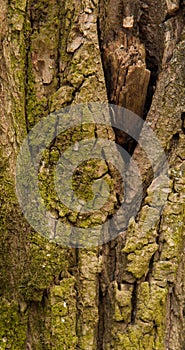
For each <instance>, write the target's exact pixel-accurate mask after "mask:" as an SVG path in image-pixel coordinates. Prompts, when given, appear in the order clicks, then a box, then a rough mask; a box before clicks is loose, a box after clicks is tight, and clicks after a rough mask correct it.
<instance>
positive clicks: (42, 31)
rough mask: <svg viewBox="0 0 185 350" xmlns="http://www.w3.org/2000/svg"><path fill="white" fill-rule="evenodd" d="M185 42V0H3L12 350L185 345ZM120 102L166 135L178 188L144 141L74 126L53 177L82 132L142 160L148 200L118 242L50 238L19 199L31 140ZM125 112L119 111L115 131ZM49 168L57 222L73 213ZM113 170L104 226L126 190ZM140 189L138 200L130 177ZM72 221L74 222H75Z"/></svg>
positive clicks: (5, 271) (2, 341)
mask: <svg viewBox="0 0 185 350" xmlns="http://www.w3.org/2000/svg"><path fill="white" fill-rule="evenodd" d="M184 44H185V33H184V2H183V1H178V0H173V1H172V0H171V1H170V0H166V1H165V0H161V1H155V0H150V1H149V0H145V1H142V0H141V1H139V0H135V1H121V0H114V1H109V0H100V1H99V2H98V1H88V0H82V1H81V0H78V1H75V0H74V1H73V0H72V1H71V0H70V1H68V0H66V1H64V2H61V1H59V0H52V1H49V0H40V1H34V0H28V1H23V2H19V1H18V0H14V1H13V0H11V1H7V0H3V1H2V4H1V8H0V58H1V59H0V96H1V106H0V109H1V118H0V146H1V148H0V154H1V161H0V169H1V173H0V176H1V180H2V181H1V185H0V191H1V192H0V198H1V213H2V214H1V216H0V232H1V248H0V249H1V257H0V265H1V274H0V288H1V289H0V296H1V302H0V313H1V320H0V349H17V350H18V349H19V350H20V349H28V350H30V349H35V350H39V349H64V350H65V349H67V350H69V349H84V350H85V349H86V350H87V349H98V350H109V349H118V350H119V349H125V350H130V349H134V350H135V349H147V350H150V349H151V350H152V349H155V350H157V349H160V350H162V349H165V350H177V349H179V350H181V349H182V350H183V349H184V344H185V324H184V303H185V297H184V296H185V278H184V276H185V274H184V263H185V261H184V221H185V216H184V208H185V207H184V188H185V186H184V185H185V176H184V166H185V154H184V145H185V142H184V140H185V135H184V130H185V126H184V119H185V118H184V115H185V105H184V104H185V102H184V93H185V75H184V71H185V67H184V65H185V63H184ZM107 101H109V102H111V103H113V104H117V105H119V106H122V107H126V108H128V109H129V110H131V111H133V112H135V113H137V114H138V115H139V116H140V117H142V118H143V119H146V121H147V123H149V124H148V125H150V127H151V128H152V129H153V130H154V132H155V134H156V136H157V138H158V140H160V142H161V145H162V147H163V148H164V151H165V153H166V156H167V160H168V165H169V178H170V185H169V188H170V190H169V188H167V189H166V187H165V185H164V186H163V187H162V189H161V188H160V187H159V186H160V185H161V181H162V180H163V178H162V180H161V177H160V174H161V173H160V172H161V168H162V166H163V164H161V163H160V161H159V162H158V163H156V164H157V165H159V169H152V164H151V162H150V161H149V159H147V155H146V153H145V152H144V150H143V149H142V146H141V138H140V139H139V141H138V145H136V142H135V141H134V140H133V139H131V138H130V137H129V135H127V134H126V133H125V132H122V131H120V130H118V129H116V128H114V132H115V135H114V132H113V130H112V129H111V128H110V127H108V126H106V127H105V128H102V127H101V126H100V125H95V126H92V125H86V126H84V129H83V130H80V131H79V129H78V128H76V129H75V128H74V129H73V130H71V129H70V130H68V133H67V134H66V135H65V138H64V137H63V136H61V137H58V139H56V140H55V142H53V143H52V145H50V149H49V153H48V154H49V156H48V158H49V162H48V164H47V161H46V162H45V163H46V165H47V166H48V169H49V170H48V171H51V172H52V169H53V168H52V167H53V166H55V165H56V159H57V161H58V158H57V157H58V153H59V151H61V150H63V149H65V147H67V146H69V144H72V142H74V141H76V140H78V141H80V140H81V139H82V138H83V137H84V136H83V132H84V134H86V136H87V137H91V136H92V135H96V138H101V137H103V138H105V139H107V140H114V138H116V141H117V143H119V144H120V145H121V146H123V147H124V148H125V149H126V150H128V151H129V153H130V154H131V155H132V158H133V160H134V161H135V162H136V163H137V165H138V168H139V170H140V173H141V175H142V180H143V199H142V204H141V206H140V209H139V211H138V214H137V217H136V218H131V220H130V222H129V225H128V227H126V224H125V223H123V222H122V221H121V220H120V222H117V226H116V225H115V227H114V237H116V236H117V238H116V239H114V240H111V241H110V242H108V243H106V244H104V245H101V246H99V247H94V248H92V249H87V248H69V247H63V246H61V245H60V244H55V243H51V242H49V241H48V239H47V238H45V237H43V236H41V235H40V234H39V233H38V232H34V230H33V228H31V226H30V225H29V223H28V222H27V221H26V220H25V218H24V216H23V214H22V212H21V209H20V206H19V204H18V200H17V197H16V192H15V168H16V157H17V155H18V153H19V148H20V145H21V143H22V141H23V139H24V137H25V136H26V134H27V133H28V132H29V131H30V130H31V129H32V128H33V126H34V125H36V124H37V123H38V122H39V121H40V120H42V118H43V117H45V116H47V115H48V114H49V113H51V112H55V111H59V110H60V109H61V108H62V107H65V106H68V105H71V104H72V105H77V104H79V103H86V102H107ZM114 118H118V119H117V120H116V119H114ZM120 118H121V114H119V113H118V114H117V116H116V117H115V116H114V114H112V119H113V121H114V123H115V124H116V125H117V124H118V125H120V123H121V119H120ZM129 128H130V130H131V131H133V130H135V128H136V130H137V128H138V125H129ZM139 131H140V130H139ZM75 132H76V136H75ZM79 134H80V136H79ZM149 141H150V140H149ZM149 141H148V142H149ZM149 147H150V145H149ZM56 151H57V152H58V153H57V152H56ZM151 151H152V149H151ZM154 151H155V150H154ZM115 152H116V147H115ZM56 153H57V156H56ZM154 153H155V152H154ZM55 157H56V158H55ZM46 159H47V157H46ZM43 164H44V162H43ZM43 164H41V168H42V169H44V170H42V171H40V176H41V178H40V179H41V180H40V182H41V183H42V182H43V185H42V184H41V186H43V187H41V189H42V191H43V198H44V200H45V201H47V203H48V206H49V209H50V210H51V212H52V215H56V214H57V215H58V213H59V212H60V211H62V210H63V209H61V207H58V201H57V200H56V198H55V197H54V195H53V193H52V191H51V190H52V187H51V188H49V187H47V186H49V185H50V184H49V182H48V181H47V180H45V179H46V178H47V177H46V176H45V175H46V173H47V169H45V168H44V166H43ZM88 166H92V163H89V164H88ZM98 166H99V168H100V164H99V163H98ZM106 166H107V168H106V171H105V173H106V174H105V176H106V175H107V173H108V175H107V178H108V181H110V182H111V181H113V184H114V186H113V187H114V190H115V191H116V194H117V196H116V195H115V194H114V196H112V197H111V198H112V201H110V202H111V203H110V204H111V206H110V208H109V209H107V211H104V216H105V217H104V221H105V220H106V219H107V218H109V217H110V216H111V215H113V214H114V211H113V209H116V210H117V209H118V207H119V204H120V203H119V201H120V197H119V196H120V188H119V187H120V179H119V181H118V184H117V187H116V185H115V183H114V180H115V179H116V180H118V178H117V173H116V172H115V169H114V168H111V165H109V164H106ZM154 167H155V166H154ZM107 169H108V170H107ZM98 171H99V172H100V170H99V169H98ZM154 174H155V178H154ZM95 175H97V173H96V174H95ZM95 175H92V178H93V176H95ZM99 175H100V177H101V176H102V175H104V172H103V170H102V173H101V172H100V173H99ZM114 177H115V179H114ZM92 178H91V180H92ZM107 178H106V179H107ZM115 182H116V181H115ZM127 185H128V188H129V189H130V191H129V193H131V197H132V200H133V198H134V201H137V188H136V184H135V183H132V178H131V177H130V178H129V179H128V180H127ZM83 186H84V185H83V184H82V189H84V187H83ZM77 187H78V186H77ZM48 188H49V190H48ZM166 190H167V191H168V192H169V193H168V194H167V200H166V201H165V203H164V205H162V207H161V206H160V203H161V200H162V199H163V196H165V195H166V194H165V191H166ZM128 195H129V194H128ZM115 198H116V199H115ZM114 201H115V202H114ZM70 215H71V213H70V212H67V214H66V216H65V215H64V219H65V220H69V221H70V220H71V222H74V220H75V218H74V217H73V216H72V215H71V216H70ZM59 217H60V214H59ZM66 217H67V219H66ZM146 217H147V220H146ZM60 219H61V218H60ZM82 219H83V220H84V222H85V220H87V218H86V217H85V218H82ZM78 220H79V218H78V219H77V221H76V222H75V224H76V225H80V220H79V221H78ZM83 220H82V223H83ZM93 220H95V221H96V218H95V217H93ZM97 220H98V219H97ZM102 220H103V219H102ZM111 230H112V227H111V228H110V229H109V231H110V234H111Z"/></svg>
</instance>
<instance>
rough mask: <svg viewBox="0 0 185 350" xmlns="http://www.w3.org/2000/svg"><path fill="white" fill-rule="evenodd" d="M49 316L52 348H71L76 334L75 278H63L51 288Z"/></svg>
mask: <svg viewBox="0 0 185 350" xmlns="http://www.w3.org/2000/svg"><path fill="white" fill-rule="evenodd" d="M51 317H52V343H53V348H55V349H57V350H60V349H64V350H65V349H66V350H68V349H69V350H73V349H75V347H76V345H77V336H76V291H75V278H74V277H68V278H64V279H63V280H62V281H61V282H60V285H58V286H54V287H53V288H52V289H51Z"/></svg>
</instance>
